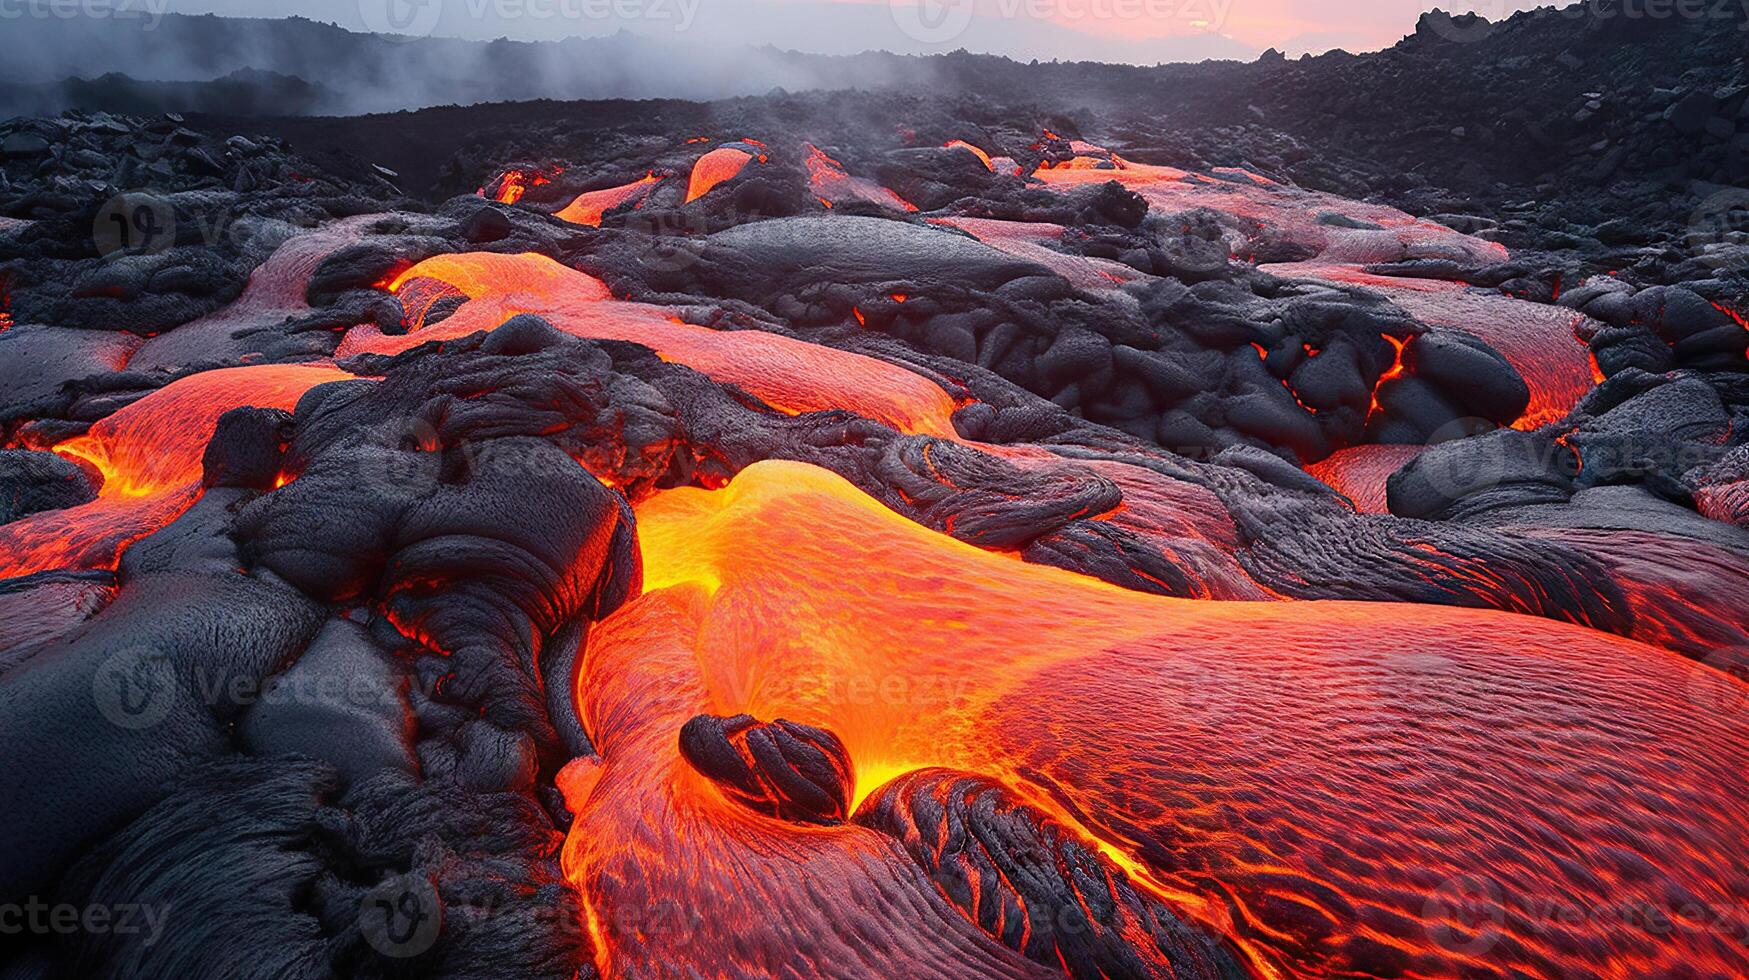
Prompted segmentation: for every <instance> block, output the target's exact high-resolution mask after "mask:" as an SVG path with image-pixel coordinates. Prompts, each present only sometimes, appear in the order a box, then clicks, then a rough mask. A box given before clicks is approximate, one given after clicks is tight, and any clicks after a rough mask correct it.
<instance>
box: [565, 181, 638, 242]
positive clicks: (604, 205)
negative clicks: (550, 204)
mask: <svg viewBox="0 0 1749 980" xmlns="http://www.w3.org/2000/svg"><path fill="white" fill-rule="evenodd" d="M662 180H663V178H661V177H658V176H656V175H655V174H654V173H651V174H647V175H645V176H644V177H643V178H642V179H640V180H634V181H632V182H631V183H629V184H621V185H620V186H618V187H608V188H605V189H603V190H598V191H587V192H585V193H582V194H579V195H577V198H576V199H575V200H573V201H572V202H571V203H570V204H567V205H565V207H564V208H563V209H562V210H560V211H559V212H558V214H557V217H559V218H562V219H564V220H566V221H569V222H571V223H572V224H578V225H588V226H589V227H591V228H599V227H601V216H602V215H604V214H606V213H607V212H609V211H612V210H613V209H614V208H617V207H623V206H624V205H627V204H632V205H633V206H634V207H638V206H641V205H642V204H643V202H644V199H645V198H647V197H649V196H650V192H651V191H653V190H655V189H656V185H657V184H660V183H661V182H662ZM634 202H636V203H634Z"/></svg>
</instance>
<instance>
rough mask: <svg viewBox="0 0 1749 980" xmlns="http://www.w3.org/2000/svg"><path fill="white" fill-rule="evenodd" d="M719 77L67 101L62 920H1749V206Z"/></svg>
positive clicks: (1416, 966) (1098, 925)
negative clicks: (1643, 214) (1581, 245)
mask: <svg viewBox="0 0 1749 980" xmlns="http://www.w3.org/2000/svg"><path fill="white" fill-rule="evenodd" d="M1731 97H1735V96H1734V95H1733V96H1731ZM802 103H805V104H806V105H807V106H808V107H810V108H809V109H808V111H806V112H802V111H800V110H798V109H796V106H797V105H799V104H802ZM895 106H897V108H904V109H907V110H914V111H915V112H916V113H917V118H915V119H914V120H912V121H910V122H909V123H907V124H906V125H903V126H877V125H873V124H872V123H871V122H870V120H871V119H884V118H886V117H885V116H883V115H880V114H881V113H888V112H895V111H897V108H895ZM834 107H837V108H840V109H842V108H845V107H850V108H852V109H855V111H854V112H850V111H846V112H842V113H837V115H839V116H842V118H839V119H836V121H834V120H833V119H832V118H829V117H833V116H834V113H833V112H832V111H829V110H831V109H833V108H834ZM718 108H719V109H720V110H721V111H720V112H717V113H716V114H715V115H714V116H713V117H712V120H711V126H712V128H711V130H710V131H709V132H698V131H696V130H695V129H694V128H692V127H693V123H695V122H697V121H698V120H697V119H696V118H694V117H693V116H687V117H686V118H687V122H686V124H685V126H684V127H682V126H681V124H680V123H669V124H666V125H668V126H669V131H654V130H653V129H652V127H655V126H656V125H657V124H656V123H655V122H651V121H649V120H645V121H641V122H636V123H631V122H628V123H624V124H623V125H620V124H618V123H615V124H614V125H611V126H608V125H604V126H602V127H600V128H598V129H596V130H592V131H591V132H592V135H591V136H590V138H589V139H588V140H587V141H583V144H567V142H566V138H565V136H564V134H563V133H561V132H558V131H557V127H552V128H548V129H542V128H541V127H540V126H538V125H535V124H532V123H531V125H530V127H529V128H528V129H527V130H526V131H521V132H519V133H518V135H517V137H516V138H515V139H504V140H502V141H500V142H498V143H493V144H491V145H490V146H487V143H489V142H490V139H489V138H488V137H487V136H482V137H481V139H480V140H479V141H477V143H478V145H476V146H474V147H473V148H472V149H470V150H469V151H468V153H467V154H465V155H462V156H460V157H458V158H457V160H456V161H452V163H453V164H454V165H455V167H456V168H458V169H466V165H468V164H469V163H470V162H471V161H474V160H476V159H478V156H479V155H480V154H486V153H488V151H489V152H490V154H491V156H492V165H491V166H490V167H489V168H474V169H473V170H471V171H469V172H468V173H467V174H466V178H467V180H468V186H469V187H477V188H478V190H477V191H476V192H474V193H467V194H461V195H456V196H451V197H448V198H447V199H444V200H421V199H416V198H413V197H408V196H406V195H403V194H402V193H401V192H400V191H399V190H398V189H396V188H395V187H394V185H393V184H392V183H390V182H389V181H388V179H387V178H386V177H384V176H383V175H382V174H380V173H379V174H376V175H375V176H370V175H362V176H350V177H349V176H347V175H346V172H345V171H344V168H343V167H341V166H340V165H339V164H335V163H333V162H332V161H329V163H327V164H318V163H315V162H312V161H310V160H306V159H302V158H299V157H298V156H296V155H295V154H294V152H293V150H292V148H291V147H290V146H288V145H287V144H285V143H284V142H282V141H278V140H273V139H266V138H251V137H248V136H241V135H236V134H232V133H225V132H205V131H201V132H197V131H195V129H192V128H188V127H185V126H183V125H181V123H178V122H176V121H174V120H140V119H132V118H128V117H121V116H114V115H107V114H69V115H67V116H64V117H61V118H59V119H42V120H26V121H20V122H15V123H8V124H6V125H7V127H8V129H7V134H6V135H5V139H6V142H5V144H4V145H5V146H7V147H11V148H12V149H11V150H8V151H6V152H5V153H3V154H0V167H3V168H4V180H0V211H3V212H4V214H5V215H6V217H5V220H3V221H0V300H3V301H0V310H4V319H0V432H3V433H4V436H5V443H4V446H3V447H0V740H3V741H4V743H5V744H6V746H7V750H6V751H5V753H4V754H0V780H4V782H5V783H6V785H8V786H10V787H13V788H14V794H13V799H12V801H11V802H10V804H9V805H8V806H7V807H5V808H4V810H3V811H0V834H3V835H4V836H5V838H6V839H7V841H8V842H9V846H8V848H7V849H6V853H5V854H4V855H3V856H0V914H3V913H5V912H6V911H7V910H9V909H14V910H27V909H29V908H31V907H32V903H38V902H41V903H47V904H48V905H50V906H56V907H68V906H70V907H74V908H79V909H93V908H102V909H106V910H110V911H111V912H113V913H115V914H117V915H119V914H120V910H134V911H139V912H141V914H142V915H143V916H145V917H144V918H142V920H141V921H142V923H150V924H152V925H151V927H150V928H140V929H133V930H123V929H121V928H119V927H117V928H113V929H106V930H103V931H101V932H96V931H93V930H91V929H89V928H87V929H84V930H73V931H71V932H66V931H62V932H56V931H54V930H48V931H37V932H32V933H31V934H29V935H27V936H26V937H24V939H23V940H22V941H20V942H18V943H16V944H9V945H11V947H12V948H9V949H8V950H7V951H6V952H5V953H4V954H0V964H3V966H0V974H4V975H5V976H7V977H13V976H17V977H50V976H62V975H68V976H117V977H120V976H128V977H186V976H196V977H205V976H214V977H216V976H227V977H231V976H241V977H255V976H260V977H268V976H273V977H323V976H328V975H333V974H340V975H357V976H381V977H398V976H439V977H449V976H453V977H480V976H493V977H496V976H504V977H537V976H538V977H546V976H550V977H554V978H558V980H569V978H577V977H583V978H587V977H596V976H607V977H627V978H630V977H695V976H699V977H702V976H712V977H737V978H757V977H771V976H782V977H814V976H821V977H844V978H860V977H868V976H906V977H939V978H965V977H985V976H1001V977H1028V978H1040V977H1053V976H1055V977H1062V976H1070V977H1077V978H1080V977H1087V978H1093V977H1111V978H1118V977H1170V978H1176V980H1216V978H1218V980H1233V978H1241V977H1257V978H1286V977H1342V978H1366V977H1378V978H1391V977H1417V978H1435V977H1451V978H1459V977H1463V978H1475V977H1567V976H1575V977H1578V976H1612V977H1672V978H1677V977H1681V978H1696V980H1698V978H1703V977H1704V978H1729V977H1741V976H1745V975H1749V923H1746V922H1745V921H1744V919H1743V910H1744V909H1745V908H1749V869H1746V867H1745V865H1744V862H1743V857H1742V856H1743V854H1744V853H1746V852H1749V807H1745V806H1744V805H1743V801H1744V800H1745V799H1749V783H1746V779H1745V773H1749V713H1746V712H1745V711H1744V704H1745V703H1746V702H1749V686H1746V685H1745V681H1744V676H1745V675H1744V670H1745V667H1746V665H1749V331H1746V329H1745V326H1744V324H1745V321H1744V318H1743V315H1742V311H1743V310H1744V309H1746V308H1749V306H1746V305H1745V302H1744V299H1745V297H1746V296H1749V279H1746V278H1745V277H1744V275H1743V270H1742V269H1734V270H1733V269H1722V268H1720V267H1718V266H1716V265H1713V266H1707V267H1705V268H1704V269H1700V267H1698V266H1693V265H1687V266H1684V265H1681V264H1680V263H1666V264H1662V265H1658V266H1657V267H1656V269H1654V268H1653V267H1651V266H1641V267H1636V268H1637V270H1638V271H1635V270H1628V271H1623V270H1621V269H1617V268H1604V267H1600V266H1598V265H1596V264H1595V263H1592V262H1591V261H1590V260H1589V259H1588V258H1586V257H1585V256H1583V255H1574V254H1565V255H1563V254H1558V253H1559V250H1558V249H1553V248H1544V247H1537V246H1535V245H1532V246H1523V245H1521V244H1517V243H1518V242H1519V239H1511V240H1512V241H1514V242H1515V244H1514V246H1513V248H1511V249H1509V248H1508V246H1507V244H1505V243H1503V241H1502V237H1503V236H1501V235H1491V234H1490V233H1489V230H1490V229H1489V226H1488V225H1487V224H1486V223H1484V222H1481V221H1480V220H1479V219H1478V220H1476V221H1466V220H1460V218H1459V217H1454V216H1452V215H1444V216H1443V220H1439V216H1425V215H1424V216H1417V215H1416V214H1411V213H1410V212H1409V211H1407V210H1402V209H1399V208H1397V207H1394V206H1392V205H1391V204H1389V203H1385V202H1383V201H1381V200H1356V199H1351V198H1348V197H1343V196H1340V195H1339V194H1337V193H1333V192H1332V191H1330V190H1327V189H1325V190H1320V189H1317V188H1316V187H1314V186H1310V185H1307V186H1302V185H1301V184H1300V183H1297V182H1295V181H1294V180H1293V179H1292V174H1290V173H1288V172H1286V171H1285V170H1284V169H1282V168H1268V167H1260V166H1256V165H1245V160H1244V159H1242V158H1238V157H1235V158H1233V159H1224V160H1222V161H1220V163H1221V165H1219V166H1190V165H1186V166H1182V167H1180V166H1171V165H1168V164H1167V163H1166V162H1163V161H1164V160H1165V159H1167V158H1168V157H1169V156H1170V154H1169V153H1168V152H1167V151H1168V150H1169V149H1170V148H1169V147H1166V146H1164V145H1163V144H1161V143H1159V142H1151V141H1150V139H1149V136H1148V132H1146V131H1144V130H1138V129H1137V128H1135V127H1125V126H1102V125H1100V120H1099V118H1098V117H1090V118H1088V119H1086V120H1084V121H1083V122H1078V121H1077V120H1076V119H1075V118H1074V117H1073V115H1069V116H1064V115H1060V114H1048V113H1043V112H1038V111H1032V110H1028V109H1022V108H1013V107H1002V106H997V105H994V104H984V103H972V102H967V101H963V100H955V99H952V98H947V97H942V98H938V99H926V98H922V97H915V98H910V99H908V100H904V101H902V102H899V103H895V105H894V106H881V107H871V106H869V105H868V104H867V103H866V102H858V101H856V99H855V98H853V97H850V96H844V97H842V98H841V97H837V96H824V95H822V96H816V97H808V98H806V99H798V97H792V96H786V95H773V96H771V97H769V98H767V99H763V100H761V99H754V100H746V101H744V102H741V103H735V104H724V105H722V106H720V107H718ZM458 111H459V110H458ZM486 111H487V110H482V112H486ZM490 111H491V112H494V113H495V112H497V111H498V110H497V109H493V110H490ZM810 120H812V122H810ZM183 122H186V120H183ZM191 125H192V124H191ZM17 133H28V134H29V135H31V136H32V137H33V138H32V139H30V140H24V139H13V135H15V134H17ZM37 134H47V135H46V136H40V137H39V136H38V135H37ZM129 140H134V141H150V142H151V144H152V147H153V157H154V165H156V164H158V163H161V164H162V166H156V169H155V170H154V171H153V173H155V174H156V175H157V177H156V179H157V180H158V182H159V185H158V186H157V187H156V189H155V190H153V191H150V192H147V191H133V190H130V191H129V192H128V193H127V194H124V195H120V196H117V195H115V194H111V193H107V192H105V193H98V192H97V191H96V190H94V189H93V185H92V184H91V182H90V181H81V180H76V179H74V175H77V174H84V173H87V171H90V172H93V173H94V172H95V169H94V168H96V167H97V163H95V162H93V161H94V160H97V161H101V160H103V159H105V158H106V155H110V156H115V155H126V154H127V153H130V152H132V151H130V150H127V149H124V148H123V146H124V144H126V143H127V141H129ZM39 141H40V142H41V143H43V144H44V146H46V147H47V148H45V149H41V151H40V152H39V147H38V142H39ZM576 145H586V146H587V148H588V149H587V152H585V151H583V150H577V149H576V148H575V146H576ZM567 147H569V148H567ZM1211 152H1213V151H1211ZM197 154H198V155H197ZM129 159H131V157H130V158H129ZM1181 162H1184V161H1181ZM129 166H130V167H133V165H132V164H130V165H129ZM81 168H83V169H81ZM117 201H119V202H120V204H117ZM118 206H119V207H124V208H125V209H127V210H126V211H125V212H124V214H125V215H126V216H134V217H139V223H137V224H136V225H135V226H134V227H136V228H137V229H138V230H140V231H142V232H144V231H146V230H148V229H157V230H159V231H163V232H166V233H165V234H163V235H156V234H154V235H149V236H147V238H146V240H144V241H136V240H132V239H129V240H126V241H120V242H114V241H110V240H109V239H108V238H106V237H105V229H106V228H107V227H111V226H112V223H110V222H106V220H105V215H106V214H109V213H110V211H112V210H113V209H114V208H115V207H118ZM127 220H132V217H129V218H127ZM214 222H218V223H219V224H220V225H222V226H223V227H225V228H226V229H227V230H226V232H225V233H224V234H221V235H218V236H216V237H215V236H210V235H202V234H201V233H200V229H201V228H203V227H205V228H211V227H214ZM125 225H126V221H124V226H125ZM94 228H95V229H97V232H96V233H95V234H94V233H93V229H94ZM1506 237H1508V238H1510V236H1506ZM1544 244H1545V245H1546V244H1547V242H1544ZM1709 254H1711V253H1709ZM1672 270H1675V271H1672ZM1697 270H1698V271H1697ZM1654 272H1656V273H1657V274H1653V273H1654ZM1664 273H1669V274H1667V275H1666V274H1664ZM1703 275H1704V278H1702V276H1703ZM130 914H132V913H131V912H130ZM106 921H107V920H106ZM5 924H6V920H5V919H3V918H0V925H5Z"/></svg>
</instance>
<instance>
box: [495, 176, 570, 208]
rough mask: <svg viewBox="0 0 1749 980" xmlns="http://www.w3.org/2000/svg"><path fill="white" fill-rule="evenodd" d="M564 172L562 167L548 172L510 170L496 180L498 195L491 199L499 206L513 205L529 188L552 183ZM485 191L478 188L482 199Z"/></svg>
mask: <svg viewBox="0 0 1749 980" xmlns="http://www.w3.org/2000/svg"><path fill="white" fill-rule="evenodd" d="M564 172H565V168H563V167H553V168H552V169H550V170H510V171H506V172H505V173H504V174H503V176H501V177H499V178H498V193H497V195H496V196H495V197H494V198H493V199H494V200H496V201H497V202H498V203H499V204H515V203H516V202H518V201H520V200H522V198H523V196H524V195H526V194H527V193H528V191H529V188H531V187H541V186H543V185H546V184H550V183H552V182H553V178H554V177H557V176H559V175H560V174H562V173H564ZM485 194H486V189H485V188H484V187H482V188H480V196H482V197H484V196H485Z"/></svg>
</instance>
